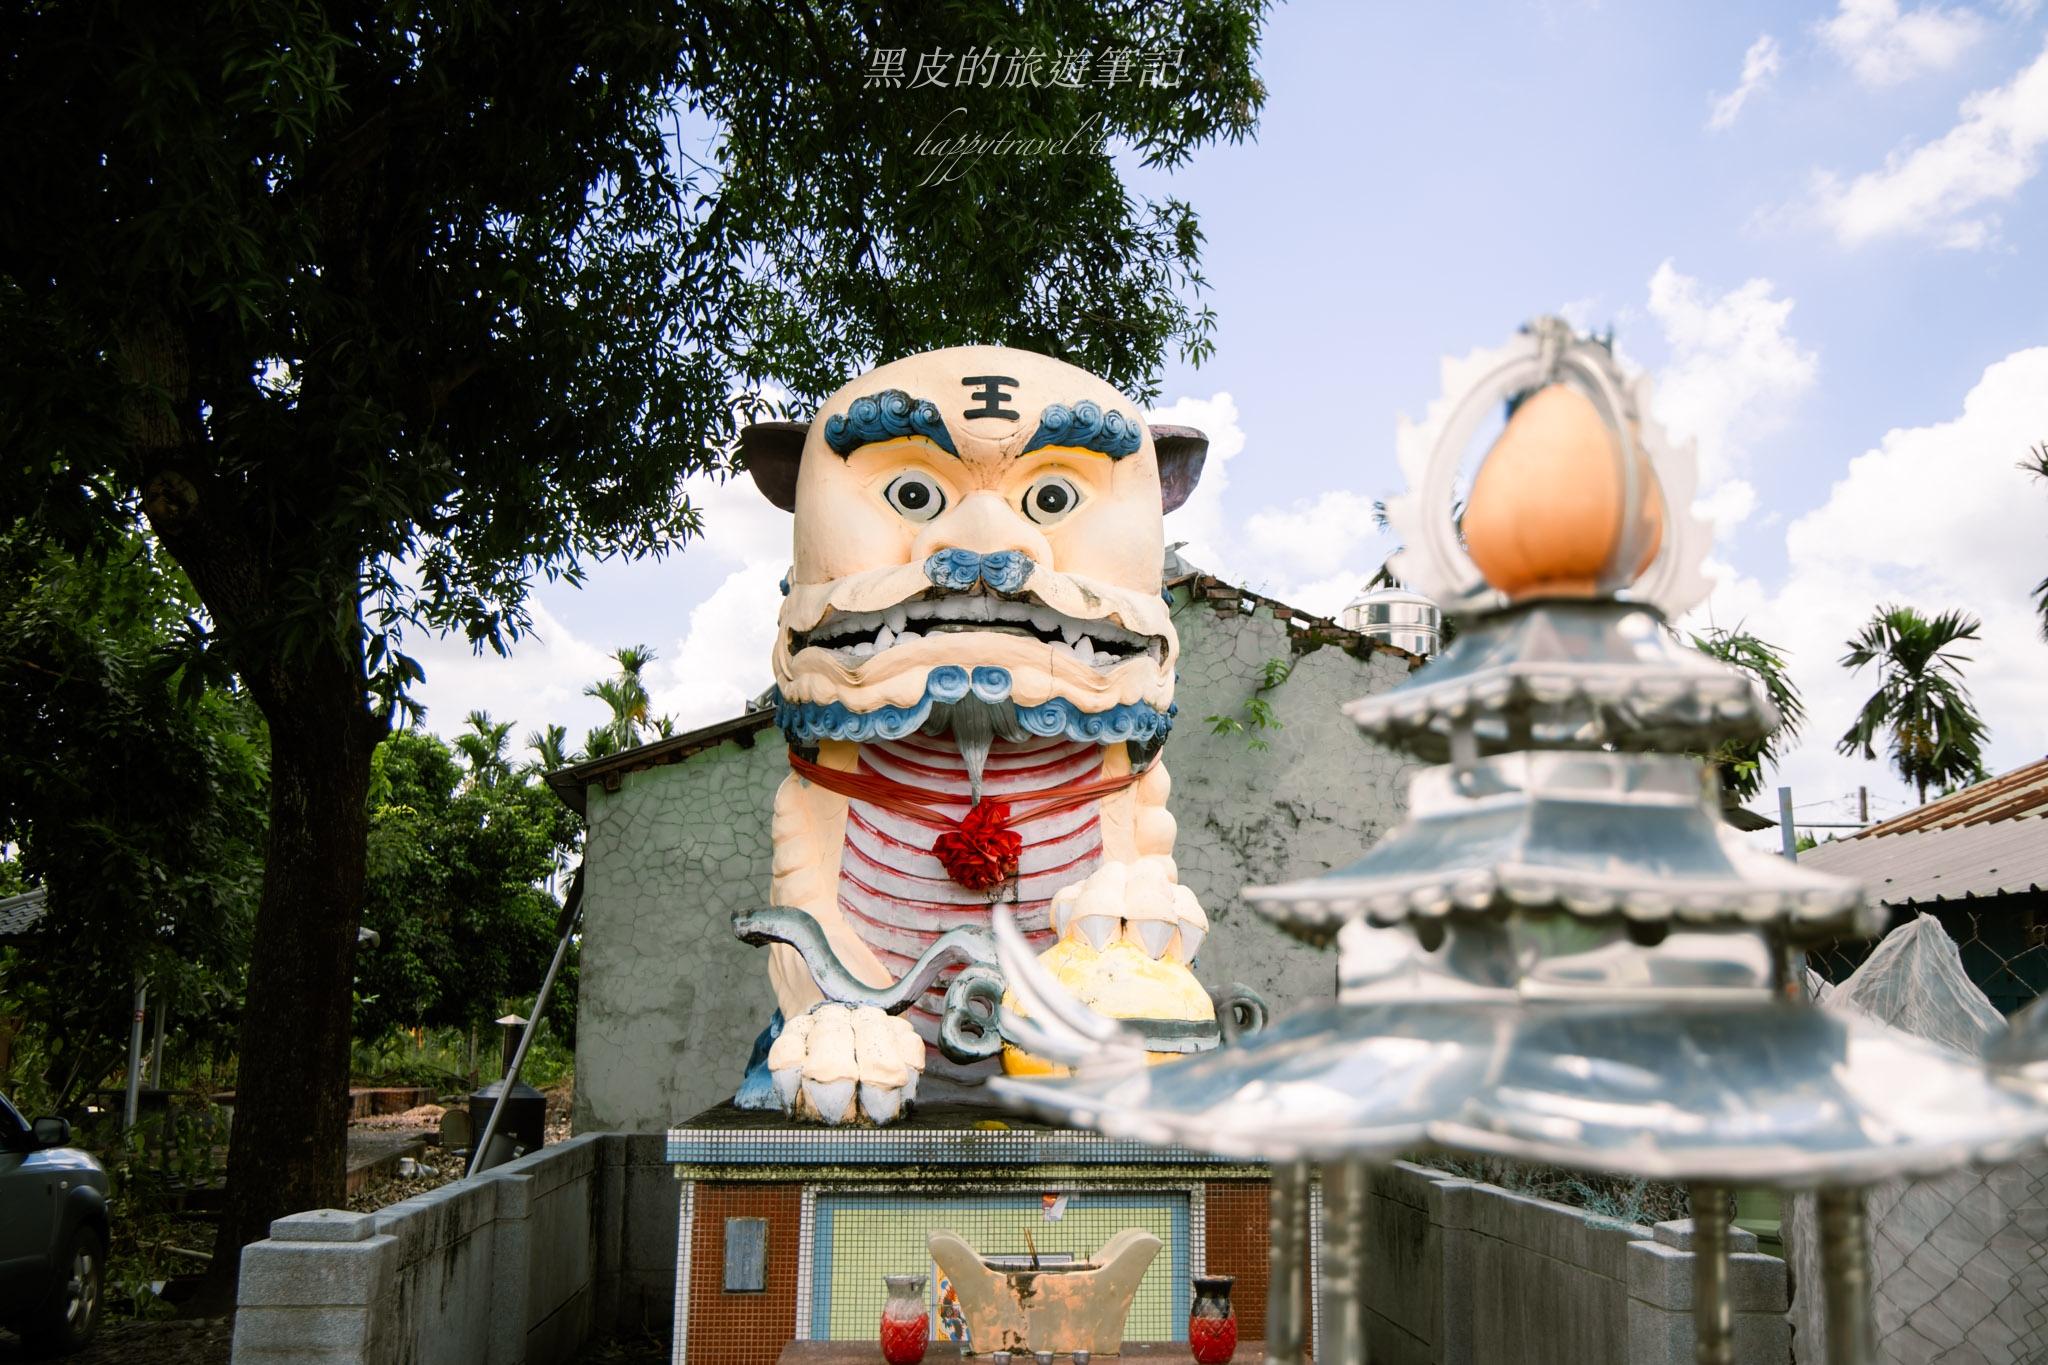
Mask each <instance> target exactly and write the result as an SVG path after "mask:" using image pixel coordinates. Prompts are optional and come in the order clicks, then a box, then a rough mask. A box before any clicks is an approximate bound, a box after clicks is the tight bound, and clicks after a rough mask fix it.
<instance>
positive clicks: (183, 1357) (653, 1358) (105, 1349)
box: [0, 1318, 668, 1365]
mask: <svg viewBox="0 0 2048 1365" xmlns="http://www.w3.org/2000/svg"><path fill="white" fill-rule="evenodd" d="M234 1333H235V1320H234V1319H233V1318H192V1319H183V1318H181V1319H176V1320H173V1321H171V1322H110V1323H108V1324H107V1325H106V1326H104V1327H102V1328H101V1329H100V1334H99V1336H97V1337H96V1338H94V1339H93V1343H92V1345H91V1346H89V1347H87V1348H86V1349H85V1350H84V1351H82V1352H80V1353H79V1354H78V1355H75V1356H69V1357H66V1359H67V1360H68V1361H69V1362H71V1365H228V1352H229V1347H230V1346H231V1344H232V1343H233V1341H234ZM32 1359H35V1357H33V1356H31V1355H29V1353H28V1351H27V1349H26V1348H25V1347H23V1346H22V1344H21V1341H20V1339H19V1338H17V1337H16V1336H15V1335H14V1334H13V1333H11V1332H7V1331H5V1330H0V1362H5V1363H6V1365H14V1362H15V1361H27V1360H32ZM667 1362H668V1343H667V1342H665V1341H657V1340H655V1339H653V1338H651V1337H641V1338H640V1339H638V1340H636V1341H593V1342H591V1343H590V1345H588V1346H586V1347H584V1348H583V1350H582V1352H581V1353H580V1354H578V1355H577V1357H576V1359H575V1360H574V1361H573V1362H572V1365H667Z"/></svg>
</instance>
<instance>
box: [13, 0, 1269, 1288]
mask: <svg viewBox="0 0 2048 1365" xmlns="http://www.w3.org/2000/svg"><path fill="white" fill-rule="evenodd" d="M1264 8H1265V6H1264V4H1263V3H1262V0H1151V2H1149V3H1148V2H1146V0H1139V2H1138V3H1130V4H1119V5H1113V6H1103V5H1098V4H1095V3H1092V0H1048V2H1047V3H1043V4H1034V5H1032V6H1031V7H1029V9H1028V11H1026V12H1024V13H1021V14H1020V12H1019V11H1018V9H1017V8H1016V7H1014V6H1012V5H1010V4H1008V3H1006V0H949V3H946V4H936V3H933V4H928V5H905V6H902V7H893V6H892V7H888V8H881V7H874V6H870V5H865V4H850V3H840V4H825V5H814V4H806V5H770V4H759V3H741V0H690V3H683V2H682V0H603V2H602V3H599V2H598V0H565V2H564V3H558V4H545V5H531V4H511V3H504V0H465V2H464V3H461V4H450V3H445V2H442V3H436V2H435V0H382V2H381V3H374V2H373V0H337V2H336V3H330V4H324V5H314V4H312V3H309V2H308V0H165V3H160V4H133V3H128V4H122V3H118V2H117V0H72V2H71V3H64V4H56V3H33V4H22V5H13V6H8V7H5V8H4V9H0V35H4V38H5V42H4V45H0V63H4V79H0V91H4V95H0V98H4V100H5V104H4V106H0V112H4V116H5V117H4V126H6V127H8V128H9V129H13V130H26V129H33V130H34V135H33V136H26V135H23V136H10V137H8V138H6V139H4V140H0V180H4V183H5V184H6V185H7V193H6V195H4V196H0V433H4V435H0V459H4V461H5V464H4V468H0V524H12V523H13V522H14V521H15V520H16V519H17V518H20V517H23V516H28V517H32V518H34V519H36V521H37V522H38V524H39V525H41V526H42V527H44V528H47V530H48V531H50V532H51V533H54V534H58V535H61V536H64V537H66V538H67V539H68V540H69V541H70V542H71V543H72V544H74V545H86V544H92V543H104V542H105V541H106V540H107V539H108V538H109V537H110V536H112V535H114V534H115V533H116V529H117V528H123V527H126V526H128V525H129V524H130V523H131V522H132V520H133V517H134V515H135V513H136V512H137V510H138V509H139V510H140V511H141V512H143V513H144V514H146V515H147V517H148V519H149V522H150V525H151V527H152V529H153V530H154V532H155V534H156V536H157V537H158V539H159V541H160V542H161V544H162V545H163V546H164V548H165V549H166V550H167V551H168V552H169V553H170V554H171V556H172V557H174V558H175V559H176V561H177V563H178V564H179V565H180V566H181V567H182V568H183V569H184V571H185V573H186V575H187V577H188V578H189V580H190V581H191V583H192V585H193V587H194V588H195V589H196V591H197V593H198V596H199V598H200V600H201V601H202V602H203V604H204V606H205V608H206V613H207V616H208V618H209V620H210V623H211V628H212V630H213V632H214V635H213V636H212V638H211V640H210V642H209V647H208V649H209V653H214V652H216V651H217V653H218V655H219V657H220V658H221V659H222V660H224V661H225V662H226V663H227V664H228V665H230V666H232V668H233V670H234V671H235V673H236V674H237V675H238V676H239V678H240V679H241V681H242V685H243V686H244V687H245V688H246V690H247V692H248V695H249V696H250V697H251V698H252V699H253V700H254V702H255V703H256V705H257V706H258V707H259V708H261V710H262V712H263V715H264V717H265V719H266V721H267V722H268V725H269V732H270V740H271V750H272V767H271V772H272V778H273V781H272V784H271V791H272V802H271V809H270V816H269V844H268V849H267V856H266V858H265V862H264V881H263V887H262V893H261V899H260V904H259V909H258V914H257V922H256V929H255V938H254V945H253V948H252V957H251V963H250V968H249V978H248V980H249V985H248V991H249V998H248V1007H249V1008H248V1014H249V1017H250V1019H251V1021H252V1022H251V1023H250V1025H249V1028H250V1030H251V1032H249V1034H248V1037H247V1046H246V1047H245V1048H244V1050H243V1056H242V1066H243V1073H242V1080H243V1086H242V1089H243V1091H244V1092H245V1094H244V1097H243V1099H242V1101H241V1102H240V1103H238V1104H237V1105H236V1108H235V1118H234V1134H233V1138H232V1141H231V1145H230V1155H229V1165H230V1168H231V1172H232V1174H231V1178H230V1182H229V1199H228V1207H227V1209H226V1210H225V1211H224V1213H223V1217H222V1221H221V1234H220V1237H219V1240H218V1242H217V1243H216V1256H215V1260H214V1263H213V1267H214V1268H213V1272H212V1274H213V1279H212V1285H213V1289H214V1291H215V1298H216V1301H218V1300H219V1299H220V1298H221V1297H224V1292H225V1290H226V1289H227V1288H228V1287H229V1286H231V1285H232V1283H233V1276H234V1273H235V1267H236V1265H237V1263H238V1257H239V1251H240V1247H241V1245H242V1244H243V1243H244V1242H246V1241H248V1240H251V1239H253V1238H256V1237H260V1236H263V1235H264V1230H265V1229H266V1228H267V1227H268V1225H269V1222H270V1220H271V1219H272V1218H274V1217H277V1216H279V1215H281V1214H284V1213H287V1212H289V1211H291V1210H293V1209H302V1208H312V1207H320V1206H324V1205H337V1204H339V1203H340V1201H341V1197H342V1181H343V1165H344V1162H343V1136H344V1128H345V1113H344V1103H345V1101H344V1091H345V1084H344V1083H345V1079H346V1074H347V1068H348V1055H349V1053H348V1050H349V1042H350V1025H351V1012H352V1005H351V994H350V980H351V976H352V973H353V969H354V958H355V943H356V936H355V930H356V927H357V923H358V921H359V918H360V915H361V912H362V904H363V889H364V875H365V858H366V850H367V846H368V832H369V831H368V819H369V817H368V809H369V805H368V799H367V798H368V796H369V784H370V778H371V771H370V756H371V753H372V751H373V750H374V749H375V748H376V747H377V744H378V742H379V741H380V740H381V739H382V738H383V736H384V734H385V733H386V731H387V730H388V728H389V725H390V717H391V714H392V712H393V709H394V708H395V707H398V706H400V705H402V704H403V698H404V692H405V688H406V687H407V686H408V685H409V684H410V683H412V682H414V681H417V679H418V678H419V677H420V670H419V666H418V665H417V664H416V663H415V662H414V661H413V660H411V659H410V658H408V657H407V656H406V655H405V654H404V653H403V652H402V645H403V632H404V631H406V630H409V629H421V628H424V629H429V630H459V631H462V632H463V633H464V634H466V635H467V637H468V638H469V639H470V640H471V641H473V642H475V643H476V644H477V645H478V646H479V647H480V648H481V647H485V646H488V647H491V648H494V649H503V648H505V647H506V645H507V644H508V643H509V642H510V641H511V640H513V639H514V638H516V637H517V636H518V635H520V634H521V633H522V632H523V630H524V629H525V626H526V622H527V612H526V593H527V587H528V584H529V583H530V582H531V581H532V580H533V579H534V577H535V576H536V575H540V574H547V575H562V576H567V577H570V578H574V577H576V576H577V575H578V574H580V573H581V571H582V565H583V564H584V563H585V562H586V561H587V560H589V559H590V558H592V557H596V556H602V555H607V554H615V553H623V554H627V555H643V554H651V553H659V552H662V551H663V550H665V549H668V548H671V547H673V546H676V545H678V544H680V543H682V542H683V541H684V540H685V539H686V538H687V537H688V536H689V535H691V534H692V533H694V531H695V530H696V528H697V526H698V516H697V511H696V509H695V508H694V507H693V506H692V505H691V504H690V503H689V501H688V500H687V499H686V498H685V496H684V495H683V493H682V492H681V487H682V485H681V480H680V476H681V475H683V474H686V473H689V472H691V471H694V470H700V469H705V468H709V467H717V466H720V465H721V464H722V463H723V461H724V459H725V455H724V452H725V451H727V450H728V449H729V448H730V438H731V436H732V434H733V430H734V427H735V425H736V423H737V421H738V419H739V417H740V416H741V415H742V414H744V413H747V412H751V411H756V410H758V409H759V408H760V407H761V406H762V405H763V399H762V397H761V395H762V392H763V390H764V388H765V386H766V385H768V384H770V383H774V384H777V385H779V386H781V390H782V391H784V392H786V393H788V394H790V395H792V397H791V399H790V402H791V404H792V405H794V406H797V407H802V406H804V405H806V404H809V403H812V402H815V400H816V399H817V398H818V397H819V396H821V395H822V394H823V393H825V392H826V391H828V390H829V389H831V388H833V387H835V386H836V385H837V384H838V383H840V382H841V381H842V380H843V378H844V377H845V376H846V375H848V374H849V373H852V372H854V370H855V369H856V367H858V366H860V365H862V364H864V363H867V362H869V361H872V360H874V359H876V358H878V357H884V356H895V355H901V354H904V353H907V352H911V351H915V350H918V349H921V348H924V347H928V346H935V345H946V344H954V343H962V342H1003V343H1010V344H1015V345H1021V346H1028V347H1033V348H1036V349H1039V350H1044V351H1048V352H1051V353H1054V354H1057V355H1061V356H1065V357H1068V358H1071V359H1073V360H1075V361H1077V362H1078V363H1080V364H1082V365H1085V366H1088V367H1090V368H1092V369H1095V370H1096V371H1098V372H1100V373H1103V374H1105V375H1107V376H1109V377H1110V378H1111V379H1112V380H1113V381H1114V382H1116V383H1118V384H1120V385H1123V386H1124V387H1125V388H1127V389H1128V390H1129V391H1130V392H1132V393H1133V394H1135V395H1139V396H1149V395H1150V394H1151V393H1153V392H1155V391H1156V387H1157V373H1158V369H1159V365H1160V363H1161V361H1162V359H1163V358H1164V357H1165V356H1166V354H1167V353H1168V352H1169V351H1170V350H1171V349H1173V348H1175V347H1176V346H1177V347H1178V348H1179V350H1180V351H1181V353H1183V354H1184V355H1188V356H1190V357H1192V358H1196V359H1199V358H1200V357H1201V356H1203V355H1204V354H1206V352H1207V349H1208V337H1209V329H1210V327H1211V325H1212V322H1213V319H1212V318H1211V317H1210V315H1209V314H1208V313H1207V312H1206V311H1197V310H1196V308H1195V306H1194V303H1193V302H1192V295H1193V291H1194V289H1195V288H1196V287H1197V286H1198V284H1199V275H1198V273H1197V270H1198V265H1199V250H1200V243H1201V234H1200V231H1199V228H1198V225H1197V223H1196V221H1195V218H1194V215H1193V213H1192V211H1191V210H1189V209H1188V207H1187V206H1186V205H1184V204H1180V203H1177V202H1175V201H1172V200H1165V201H1161V202H1156V203H1155V202H1151V201H1147V200H1145V199H1143V198H1142V197H1139V196H1134V195H1132V194H1130V193H1128V192H1127V191H1126V190H1125V188H1124V187H1123V185H1122V184H1121V182H1120V180H1119V178H1118V175H1117V172H1116V168H1115V163H1114V162H1113V161H1112V159H1111V156H1110V150H1109V147H1108V145H1107V142H1114V143H1117V144H1118V145H1119V148H1120V149H1128V154H1130V155H1134V156H1135V157H1137V158H1138V159H1139V160H1140V161H1142V162H1145V163H1148V164H1151V165H1155V166H1173V165H1175V164H1178V163H1179V162H1181V161H1183V160H1184V159H1185V158H1186V157H1187V156H1188V155H1189V153H1190V152H1191V151H1192V150H1193V149H1194V148H1196V147H1198V146H1200V145H1202V144H1204V143H1206V142H1209V141H1212V140H1215V139H1218V138H1226V139H1231V140H1236V139H1240V138H1243V137H1245V136H1248V135H1249V134H1250V133H1251V132H1252V131H1253V128H1254V120H1255V118H1256V115H1257V112H1258V109H1259V106H1260V103H1261V100H1262V98H1263V90H1262V88H1261V86H1260V85H1259V82H1258V79H1257V77H1256V75H1255V74H1254V72H1253V69H1252V59H1253V56H1254V52H1255V47H1256V41H1257V37H1258V32H1259V26H1260V22H1261V20H1262V17H1263V12H1264ZM894 47H902V48H906V49H912V48H914V49H916V50H917V51H919V52H920V53H921V52H924V51H926V50H927V49H930V48H934V47H937V48H943V49H944V50H946V51H947V52H949V53H952V54H956V55H957V54H964V53H965V52H966V51H968V50H969V49H970V48H973V49H976V50H978V51H982V52H987V51H990V50H992V49H1003V50H1010V49H1015V50H1016V51H1017V52H1018V53H1019V54H1020V55H1023V54H1025V53H1026V52H1028V51H1029V50H1031V49H1035V50H1036V51H1037V52H1038V53H1041V54H1044V53H1050V52H1053V51H1086V52H1089V53H1092V54H1103V53H1111V52H1123V53H1129V52H1133V51H1136V52H1141V53H1142V52H1149V51H1160V52H1165V53H1171V54H1173V59H1174V62H1175V65H1176V68H1177V70H1178V71H1179V72H1182V73H1184V76H1182V77H1181V78H1179V80H1178V83H1177V84H1175V85H1172V86H1169V85H1166V84H1148V83H1145V82H1142V81H1138V80H1133V79H1127V80H1126V81H1125V82H1124V83H1122V84H1120V85H1115V86H1111V85H1104V84H1090V85H1088V86H1087V87H1086V88H1084V89H1079V90H1075V89H1068V88H1065V87H1062V86H1060V85H1058V84H1055V83H1052V82H1051V81H1049V80H1047V79H1045V78H1044V77H1045V74H1046V73H1045V72H1044V71H1043V70H1042V69H1041V70H1039V71H1036V72H1026V73H1024V74H1025V75H1026V76H1031V75H1036V76H1038V78H1039V79H1038V83H1037V84H1032V83H1030V81H1029V80H1028V79H1027V80H1025V81H1023V82H1022V83H1018V84H1012V83H1010V82H1009V81H1008V79H1007V73H1006V72H1003V71H998V72H992V73H990V77H989V79H987V80H986V81H981V80H971V81H970V82H969V83H967V84H964V85H963V84H959V83H957V81H958V72H957V70H956V71H955V81H956V83H955V84H954V85H953V86H951V87H948V88H944V89H936V88H934V89H918V90H915V91H913V90H911V89H910V88H908V87H907V86H906V87H904V88H901V89H898V88H891V87H886V86H884V87H873V88H871V87H870V86H869V83H868V80H867V77H866V75H865V67H866V65H867V60H868V54H869V52H870V51H871V50H874V49H878V48H894ZM1130 74H1136V73H1135V71H1134V72H1132V73H1130ZM1162 74H1163V73H1162ZM953 109H959V110H962V111H963V112H962V113H961V114H959V115H958V116H954V117H952V118H951V121H952V122H954V123H958V124H960V125H961V126H963V127H964V128H965V129H966V130H968V131H969V132H971V133H973V134H976V135H987V136H991V137H993V136H998V135H1002V134H1005V133H1008V134H1011V135H1012V136H1016V135H1022V136H1028V137H1033V138H1043V139H1047V140H1051V141H1062V142H1066V143H1067V144H1068V145H1069V146H1070V147H1072V148H1073V149H1074V150H1071V151H1069V152H1068V153H1066V154H1062V155H1057V156H1020V155H1015V154H1009V153H993V154H983V155H979V156H974V157H967V158H960V159H956V160H955V161H954V162H953V163H952V164H951V166H950V167H949V168H946V169H945V171H944V174H943V175H941V176H940V177H938V178H936V179H935V178H934V177H933V169H934V167H933V159H932V158H931V157H930V156H928V155H924V154H921V153H920V152H919V150H918V147H919V144H920V141H921V140H922V139H925V138H926V137H927V136H928V135H930V134H931V133H933V132H934V131H936V125H937V123H938V121H939V120H940V119H941V118H947V117H949V111H951V110H953ZM685 116H688V117H690V118H692V119H693V120H709V121H711V122H713V123H714V124H716V125H717V127H718V129H719V133H718V136H717V138H716V141H715V146H714V147H713V148H712V149H711V151H710V152H709V155H708V159H693V160H690V161H688V162H687V164H685V165H682V166H680V167H679V166H678V165H677V163H676V161H675V159H674V155H673V152H672V142H673V140H674V139H675V136H676V134H677V133H678V132H679V131H680V129H681V119H682V118H683V117H685ZM1098 137H1100V138H1102V139H1106V140H1107V142H1105V143H1103V144H1101V145H1098V142H1097V139H1098ZM947 177H951V178H947ZM286 1017H289V1018H291V1019H292V1020H293V1023H294V1046H292V1047H290V1048H280V1047H276V1046H274V1045H273V1043H274V1040H273V1037H272V1033H271V1031H272V1030H273V1029H274V1028H275V1027H276V1025H275V1021H276V1020H278V1019H281V1018H286Z"/></svg>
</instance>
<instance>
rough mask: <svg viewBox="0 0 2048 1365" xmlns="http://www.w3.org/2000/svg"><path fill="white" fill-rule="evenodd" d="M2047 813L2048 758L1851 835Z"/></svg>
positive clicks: (1869, 836)
mask: <svg viewBox="0 0 2048 1365" xmlns="http://www.w3.org/2000/svg"><path fill="white" fill-rule="evenodd" d="M2030 814H2031V815H2044V814H2048V758H2044V759H2042V760H2041V761H2040V762H2039V763H2029V764H2027V766H2026V767H2024V768H2014V769H2013V770H2012V771H2011V772H2009V773H2001V774H1999V775H1998V776H1997V777H1994V778H1992V779H1991V780H1990V781H1988V782H1979V783H1978V784H1977V785H1976V786H1974V787H1965V788H1963V790H1961V791H1959V792H1956V793H1955V794H1954V795H1951V796H1944V797H1942V798H1941V799H1939V800H1937V801H1929V802H1928V803H1927V804H1926V805H1924V806H1916V807H1914V808H1913V809H1912V810H1909V811H1907V812H1906V813H1905V814H1904V815H1895V816H1893V817H1892V818H1891V819H1889V820H1887V821H1885V822H1884V823H1883V824H1880V825H1872V826H1871V827H1870V828H1869V829H1866V830H1863V831H1862V832H1861V833H1859V834H1857V835H1856V836H1855V837H1856V838H1858V839H1882V838H1884V837H1886V836H1887V835H1892V834H1910V833H1912V832H1914V831H1916V830H1933V829H1955V828H1957V827H1958V826H1962V825H1985V824H1991V823H1992V822H1994V821H1998V820H2015V819H2018V818H2020V817H2021V816H2024V815H2030Z"/></svg>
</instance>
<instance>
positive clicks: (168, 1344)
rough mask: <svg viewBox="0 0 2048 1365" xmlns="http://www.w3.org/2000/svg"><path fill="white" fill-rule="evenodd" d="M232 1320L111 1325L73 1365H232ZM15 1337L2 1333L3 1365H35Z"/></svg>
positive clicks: (0, 1351) (73, 1359) (0, 1356)
mask: <svg viewBox="0 0 2048 1365" xmlns="http://www.w3.org/2000/svg"><path fill="white" fill-rule="evenodd" d="M234 1333H235V1326H234V1319H233V1318H174V1319H172V1320H171V1321H169V1322H135V1321H132V1320H128V1321H118V1322H116V1321H109V1322H108V1323H106V1325H105V1326H103V1327H101V1328H100V1333H99V1335H98V1336H97V1337H95V1338H93V1343H92V1345H90V1346H88V1347H86V1349H85V1350H83V1351H81V1352H80V1353H79V1354H77V1355H75V1356H66V1357H64V1359H65V1360H67V1361H69V1362H71V1365H227V1360H228V1347H229V1345H230V1343H232V1342H233V1340H234ZM34 1359H36V1357H34V1356H31V1355H30V1354H29V1353H28V1349H27V1348H26V1347H24V1346H23V1345H22V1344H21V1339H20V1338H19V1337H16V1336H15V1335H14V1334H13V1333H12V1332H6V1331H0V1361H6V1362H8V1365H13V1362H14V1361H17V1360H34Z"/></svg>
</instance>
